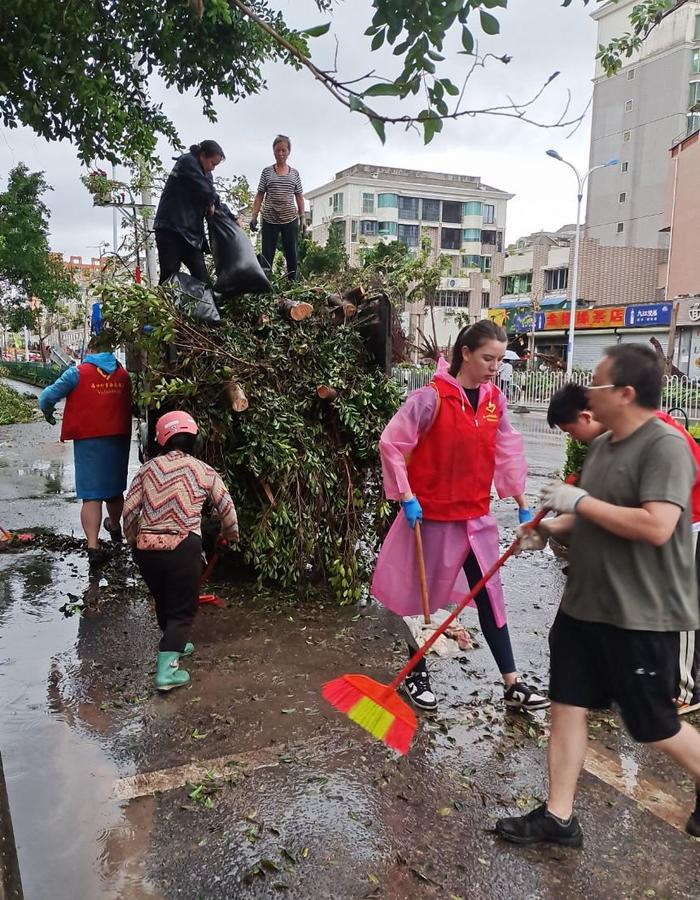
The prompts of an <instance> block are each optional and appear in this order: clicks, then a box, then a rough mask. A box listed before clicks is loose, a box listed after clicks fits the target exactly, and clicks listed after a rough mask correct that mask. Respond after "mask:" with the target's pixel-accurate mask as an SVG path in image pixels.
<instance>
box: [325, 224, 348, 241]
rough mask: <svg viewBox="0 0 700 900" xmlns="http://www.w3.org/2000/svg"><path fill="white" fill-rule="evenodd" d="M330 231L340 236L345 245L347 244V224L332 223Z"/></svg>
mask: <svg viewBox="0 0 700 900" xmlns="http://www.w3.org/2000/svg"><path fill="white" fill-rule="evenodd" d="M329 231H335V233H336V234H337V235H338V237H339V238H340V240H341V241H342V242H343V243H345V234H346V228H345V222H331V225H330V229H329Z"/></svg>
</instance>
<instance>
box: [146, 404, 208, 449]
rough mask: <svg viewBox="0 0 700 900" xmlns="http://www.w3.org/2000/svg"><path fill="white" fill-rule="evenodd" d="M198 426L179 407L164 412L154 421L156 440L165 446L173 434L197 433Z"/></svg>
mask: <svg viewBox="0 0 700 900" xmlns="http://www.w3.org/2000/svg"><path fill="white" fill-rule="evenodd" d="M198 431H199V428H197V423H196V422H195V420H194V419H193V418H192V416H191V415H190V414H189V413H186V412H184V411H183V410H181V409H177V410H175V411H174V412H169V413H166V414H165V415H164V416H161V417H160V419H158V421H157V422H156V440H157V441H158V443H159V444H160V446H161V447H165V445H166V444H167V443H168V441H169V440H170V438H171V437H172V436H173V435H174V434H197V432H198Z"/></svg>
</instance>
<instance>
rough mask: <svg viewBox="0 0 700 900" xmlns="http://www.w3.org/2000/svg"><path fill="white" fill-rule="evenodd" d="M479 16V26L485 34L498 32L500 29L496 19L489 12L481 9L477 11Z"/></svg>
mask: <svg viewBox="0 0 700 900" xmlns="http://www.w3.org/2000/svg"><path fill="white" fill-rule="evenodd" d="M479 18H480V19H481V28H482V30H483V32H484V33H485V34H498V32H499V31H500V30H501V26H500V25H499V24H498V19H497V18H495V16H492V15H491V13H487V12H484V11H483V9H482V10H480V11H479Z"/></svg>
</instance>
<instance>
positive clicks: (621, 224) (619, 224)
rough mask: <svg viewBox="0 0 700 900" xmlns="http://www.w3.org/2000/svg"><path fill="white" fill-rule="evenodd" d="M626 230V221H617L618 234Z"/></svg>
mask: <svg viewBox="0 0 700 900" xmlns="http://www.w3.org/2000/svg"><path fill="white" fill-rule="evenodd" d="M624 230H625V223H624V222H618V223H617V233H618V234H622V232H623V231H624Z"/></svg>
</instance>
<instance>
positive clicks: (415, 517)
mask: <svg viewBox="0 0 700 900" xmlns="http://www.w3.org/2000/svg"><path fill="white" fill-rule="evenodd" d="M401 509H403V511H404V513H405V515H406V518H407V519H408V524H409V525H410V526H411V528H415V527H416V522H422V521H423V510H422V509H421V505H420V503H419V502H418V497H411V499H410V500H402V501H401Z"/></svg>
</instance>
